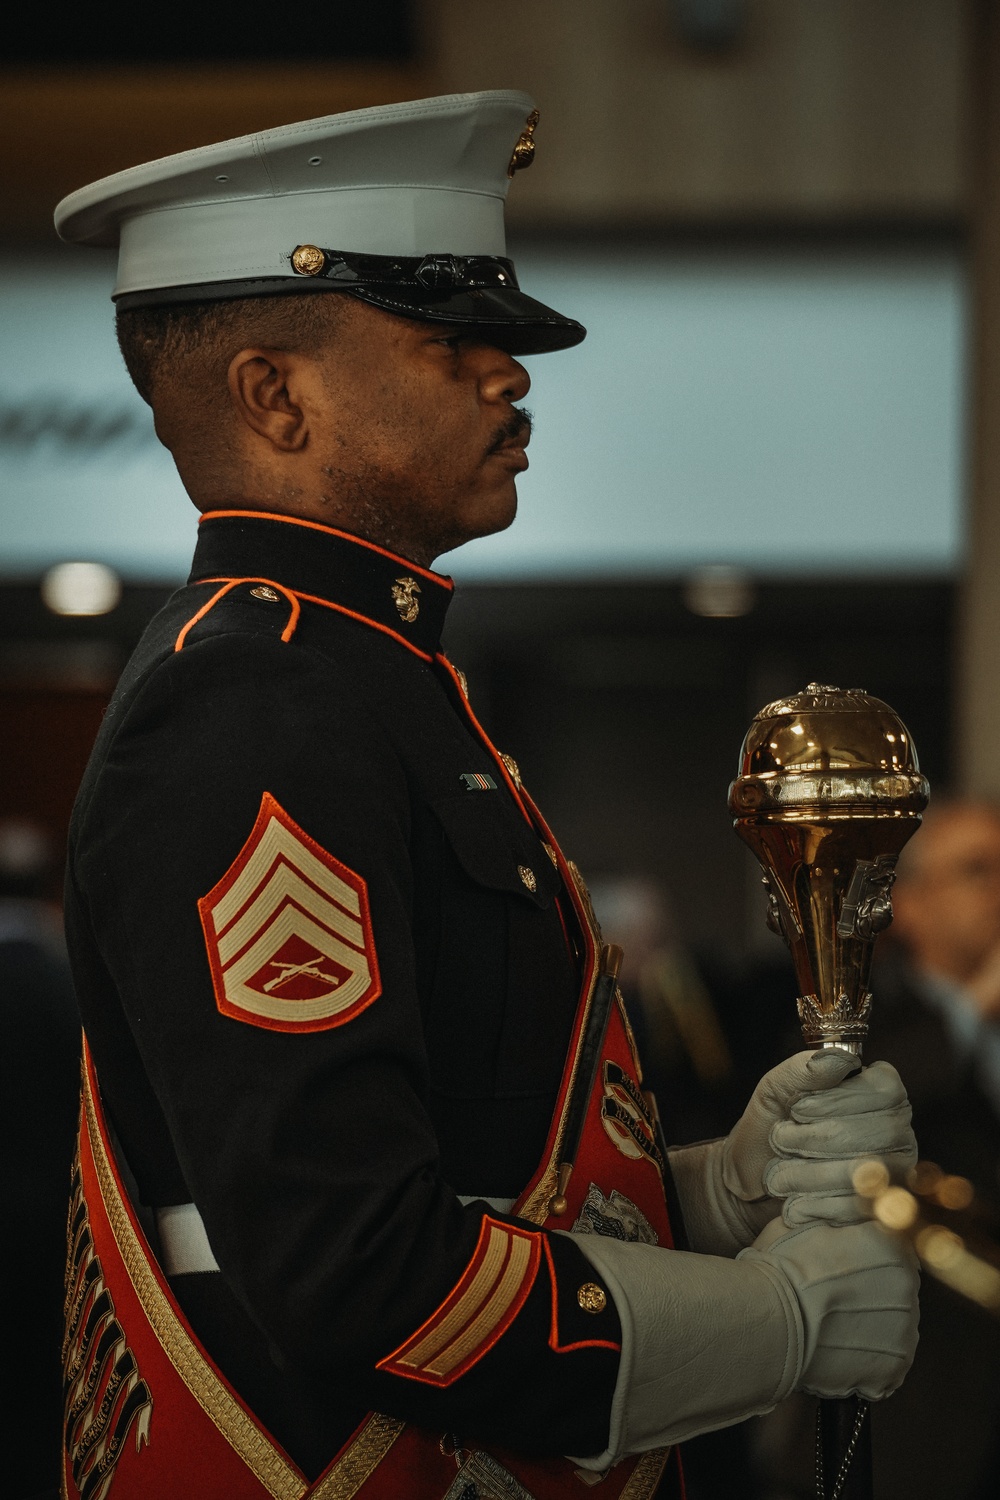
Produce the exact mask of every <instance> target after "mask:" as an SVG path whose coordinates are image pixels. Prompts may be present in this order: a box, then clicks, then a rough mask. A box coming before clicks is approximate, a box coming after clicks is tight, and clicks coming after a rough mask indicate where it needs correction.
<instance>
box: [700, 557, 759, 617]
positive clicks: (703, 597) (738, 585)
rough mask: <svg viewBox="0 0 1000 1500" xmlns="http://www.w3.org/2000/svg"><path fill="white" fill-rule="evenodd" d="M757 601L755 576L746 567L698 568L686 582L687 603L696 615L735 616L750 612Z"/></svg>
mask: <svg viewBox="0 0 1000 1500" xmlns="http://www.w3.org/2000/svg"><path fill="white" fill-rule="evenodd" d="M755 602H756V601H755V594H754V586H753V579H752V578H751V577H750V574H749V573H747V572H746V571H745V570H744V569H743V568H731V567H728V566H727V565H725V564H722V563H719V564H716V565H714V566H712V567H707V568H698V569H696V570H695V572H693V573H692V574H691V575H690V576H689V578H688V580H687V582H686V583H685V585H684V603H685V604H686V605H687V607H688V609H689V610H690V611H691V613H692V614H694V615H707V616H709V617H710V618H712V619H733V618H735V617H736V616H737V615H748V614H749V613H750V611H751V610H752V609H753V607H754V603H755Z"/></svg>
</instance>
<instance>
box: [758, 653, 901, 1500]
mask: <svg viewBox="0 0 1000 1500" xmlns="http://www.w3.org/2000/svg"><path fill="white" fill-rule="evenodd" d="M927 799H928V785H927V780H926V777H924V776H922V775H921V774H920V767H919V765H918V762H917V754H916V750H915V748H914V745H913V741H912V739H911V737H910V734H909V731H908V730H907V728H906V726H905V724H904V723H903V722H902V720H901V719H900V718H899V717H898V715H897V714H895V713H894V712H893V710H892V709H891V708H889V706H888V705H887V704H885V703H882V702H881V701H880V700H879V699H878V698H872V697H869V696H868V694H867V693H864V692H862V691H861V690H860V689H856V688H850V689H847V690H846V691H844V690H841V689H840V688H835V687H827V686H824V685H822V684H820V683H815V682H811V683H810V684H809V686H808V687H807V688H806V690H805V692H802V693H796V694H795V695H794V696H792V697H789V698H783V699H779V700H778V701H777V702H775V703H769V704H767V706H766V707H765V708H762V709H761V710H760V712H759V713H758V714H757V715H756V716H755V718H754V720H753V723H752V724H751V725H750V728H749V730H748V731H747V735H746V739H745V740H744V742H743V749H742V751H741V752H740V769H739V774H738V775H737V777H736V780H735V781H734V782H733V783H732V785H731V786H730V788H729V810H730V812H731V813H732V815H733V824H734V827H735V829H736V832H737V833H738V834H739V836H740V838H741V839H743V841H744V842H745V843H746V844H749V846H750V848H751V849H752V850H753V852H754V854H755V855H756V856H757V859H758V861H759V863H760V866H761V868H762V870H763V872H764V876H763V881H764V888H765V890H766V891H767V901H768V912H767V922H768V926H769V927H770V928H771V929H772V931H774V932H776V933H778V934H779V935H780V936H781V937H783V938H784V940H785V942H786V943H787V944H788V947H789V949H790V951H791V955H792V960H793V962H794V965H795V974H796V978H797V980H798V988H799V999H798V1012H799V1019H800V1021H801V1023H802V1034H803V1036H804V1037H805V1041H806V1044H807V1045H808V1046H815V1047H837V1048H840V1049H841V1050H842V1051H845V1052H850V1053H853V1054H854V1055H855V1056H856V1057H858V1058H859V1059H860V1056H861V1045H862V1042H863V1040H864V1037H865V1036H866V1034H867V1031H868V1016H869V1013H870V1011H871V1001H872V997H871V993H870V991H869V988H868V985H869V976H870V973H871V962H872V952H873V949H874V946H875V939H876V937H877V936H878V934H879V933H880V932H881V931H883V929H884V928H886V927H888V925H889V923H890V922H891V921H892V901H891V897H890V890H891V886H892V882H893V880H894V879H895V867H896V861H897V859H898V858H899V853H900V850H901V849H902V848H903V845H904V844H905V843H906V841H907V839H909V838H910V837H911V835H912V834H913V833H915V832H916V830H917V828H918V827H919V825H920V815H921V813H922V812H923V810H924V808H925V807H926V806H927ZM866 1411H867V1403H865V1402H863V1401H861V1400H860V1398H857V1397H855V1398H850V1399H847V1400H844V1401H823V1402H821V1403H820V1419H819V1421H820V1444H819V1447H818V1451H817V1489H818V1493H819V1496H820V1500H825V1482H824V1479H823V1475H824V1472H825V1473H826V1474H828V1475H830V1476H831V1478H832V1480H833V1484H834V1488H833V1491H832V1492H831V1495H830V1500H852V1497H853V1500H870V1497H871V1493H872V1489H871V1456H870V1435H869V1427H868V1424H867V1423H866V1422H865V1420H864V1419H865V1414H866Z"/></svg>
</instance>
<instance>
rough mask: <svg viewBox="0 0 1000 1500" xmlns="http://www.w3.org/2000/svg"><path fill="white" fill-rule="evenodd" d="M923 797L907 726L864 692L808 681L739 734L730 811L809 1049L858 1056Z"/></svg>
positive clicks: (924, 787)
mask: <svg viewBox="0 0 1000 1500" xmlns="http://www.w3.org/2000/svg"><path fill="white" fill-rule="evenodd" d="M927 800H928V785H927V780H926V778H925V777H924V776H922V775H921V774H920V767H919V764H918V762H917V754H916V750H915V748H914V746H913V741H912V739H911V737H910V735H909V732H908V731H907V729H906V726H905V724H904V723H903V722H902V720H901V719H900V718H899V717H898V715H897V714H895V713H894V712H893V710H892V709H891V708H889V706H888V705H887V704H885V703H883V702H882V701H881V700H880V699H878V698H872V697H870V696H869V695H868V694H867V693H865V692H863V691H862V690H860V689H857V688H849V689H847V690H844V689H841V688H836V687H829V686H826V685H824V684H822V683H815V682H811V683H810V684H809V686H808V687H807V688H806V689H805V691H804V692H802V693H796V694H794V695H793V696H792V697H789V698H782V699H778V701H777V702H774V703H769V704H767V705H766V707H764V708H762V709H761V710H760V712H759V713H758V714H757V715H756V717H755V718H754V721H753V723H752V724H751V726H750V729H749V731H748V732H747V736H746V739H745V740H744V742H743V749H742V751H741V753H740V772H739V775H738V776H737V778H736V780H735V781H734V782H733V783H732V785H731V787H730V789H729V809H730V812H731V813H732V814H733V820H734V826H735V828H736V831H737V833H738V834H739V836H740V838H742V839H743V841H744V842H745V843H747V844H749V846H750V848H751V849H752V850H753V852H754V854H755V855H756V856H757V859H758V860H759V862H760V865H761V868H762V869H763V871H764V886H765V888H766V890H767V893H768V918H767V919H768V925H769V926H770V927H771V928H772V930H773V931H775V932H777V933H779V934H780V935H781V936H782V937H783V938H784V939H785V942H786V943H787V944H788V947H789V949H790V951H791V954H792V960H793V962H794V964H795V973H796V978H797V979H798V984H799V1002H798V1007H799V1019H800V1020H801V1022H802V1032H803V1036H804V1037H805V1040H806V1042H807V1044H808V1045H810V1046H824V1047H840V1048H842V1049H844V1050H845V1051H848V1052H854V1053H860V1050H861V1043H862V1041H863V1039H864V1037H865V1035H866V1034H867V1030H868V1014H869V1011H870V1008H871V994H870V992H869V989H868V979H869V973H870V970H871V961H872V951H873V949H874V944H875V938H876V937H877V936H878V934H879V932H881V931H882V930H883V929H884V928H885V927H887V926H888V925H889V923H890V922H891V921H892V903H891V899H890V895H889V891H890V888H891V885H892V881H893V879H894V871H895V865H896V860H897V859H898V857H899V852H900V850H901V849H902V847H903V845H904V844H905V843H906V841H907V839H909V838H910V837H911V835H912V834H913V833H914V832H915V831H916V829H917V828H918V826H919V824H920V815H921V813H922V811H923V809H924V808H925V807H926V805H927Z"/></svg>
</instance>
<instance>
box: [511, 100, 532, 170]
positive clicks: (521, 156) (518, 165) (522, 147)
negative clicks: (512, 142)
mask: <svg viewBox="0 0 1000 1500" xmlns="http://www.w3.org/2000/svg"><path fill="white" fill-rule="evenodd" d="M538 119H539V115H538V110H537V109H533V110H532V111H531V114H530V115H529V116H528V118H527V120H526V121H525V122H524V129H523V130H522V131H521V134H520V135H519V136H518V138H517V145H516V146H515V147H514V150H513V152H512V153H511V158H510V165H509V166H508V168H507V176H508V177H513V175H514V173H515V172H521V171H523V170H524V168H525V167H530V166H531V163H532V162H533V161H534V159H535V127H536V126H537V124H538Z"/></svg>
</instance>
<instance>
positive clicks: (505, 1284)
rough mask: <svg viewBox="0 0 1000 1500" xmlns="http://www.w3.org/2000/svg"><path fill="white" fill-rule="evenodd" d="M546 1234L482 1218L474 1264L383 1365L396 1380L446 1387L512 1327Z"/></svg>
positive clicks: (525, 1295)
mask: <svg viewBox="0 0 1000 1500" xmlns="http://www.w3.org/2000/svg"><path fill="white" fill-rule="evenodd" d="M541 1241H542V1235H541V1234H539V1233H537V1232H535V1233H532V1231H531V1230H527V1229H521V1228H519V1227H518V1226H517V1225H514V1224H505V1223H503V1222H501V1221H500V1220H497V1219H491V1218H490V1216H489V1215H488V1214H485V1215H484V1216H483V1223H482V1229H481V1230H480V1233H479V1240H478V1243H477V1244H476V1248H475V1251H474V1252H473V1255H472V1259H471V1260H470V1261H469V1264H468V1265H467V1266H466V1268H465V1270H464V1271H463V1273H462V1275H461V1277H460V1278H459V1280H458V1282H457V1283H456V1285H455V1286H454V1287H453V1288H452V1290H451V1291H450V1292H449V1293H448V1296H447V1297H446V1298H445V1299H444V1301H443V1302H442V1303H441V1306H440V1307H439V1308H438V1309H437V1310H436V1311H435V1312H434V1313H432V1314H431V1316H430V1317H429V1318H428V1319H427V1321H426V1323H423V1324H422V1325H421V1327H420V1328H418V1329H417V1331H416V1333H414V1334H413V1335H412V1337H410V1338H408V1339H407V1340H406V1342H405V1343H404V1344H401V1345H400V1346H399V1348H398V1349H396V1350H394V1351H393V1353H392V1354H390V1355H388V1356H387V1357H386V1358H385V1359H383V1360H381V1361H380V1362H379V1365H378V1368H379V1369H380V1370H385V1371H387V1372H388V1373H389V1374H391V1375H405V1376H407V1377H408V1378H409V1379H410V1380H421V1381H424V1382H425V1383H426V1384H428V1385H436V1386H447V1385H451V1384H452V1382H453V1381H455V1380H457V1379H458V1378H459V1376H460V1375H464V1374H465V1372H466V1370H470V1369H471V1368H472V1366H473V1365H474V1364H476V1363H477V1361H478V1360H480V1359H482V1357H483V1355H484V1354H486V1353H488V1352H489V1350H490V1349H492V1348H493V1345H494V1344H495V1343H496V1342H497V1340H498V1339H499V1338H500V1337H501V1336H502V1335H503V1333H504V1332H505V1331H506V1330H507V1329H508V1328H509V1327H510V1325H511V1323H513V1321H514V1319H515V1318H516V1317H517V1315H518V1313H519V1312H520V1310H521V1308H522V1307H523V1306H524V1302H525V1299H526V1298H527V1296H528V1293H529V1292H530V1291H531V1288H532V1286H533V1285H534V1281H535V1277H536V1275H537V1274H538V1267H539V1263H540V1261H541V1253H542V1252H541Z"/></svg>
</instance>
